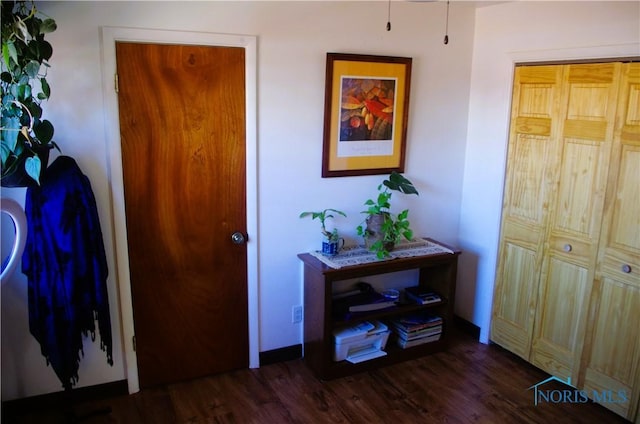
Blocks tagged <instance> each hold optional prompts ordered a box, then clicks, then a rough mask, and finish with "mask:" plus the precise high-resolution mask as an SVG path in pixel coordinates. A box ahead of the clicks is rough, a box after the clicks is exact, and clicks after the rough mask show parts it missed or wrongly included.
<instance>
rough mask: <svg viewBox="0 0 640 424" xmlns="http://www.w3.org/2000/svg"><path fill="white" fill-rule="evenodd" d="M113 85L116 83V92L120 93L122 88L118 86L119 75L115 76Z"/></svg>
mask: <svg viewBox="0 0 640 424" xmlns="http://www.w3.org/2000/svg"><path fill="white" fill-rule="evenodd" d="M113 83H114V88H115V90H116V93H119V92H120V91H119V89H120V87H119V85H118V74H114V75H113Z"/></svg>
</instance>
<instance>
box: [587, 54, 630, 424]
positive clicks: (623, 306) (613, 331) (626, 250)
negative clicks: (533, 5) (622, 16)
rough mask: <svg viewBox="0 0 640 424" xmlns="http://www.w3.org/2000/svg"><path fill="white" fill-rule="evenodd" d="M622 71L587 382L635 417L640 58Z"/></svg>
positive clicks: (613, 406)
mask: <svg viewBox="0 0 640 424" xmlns="http://www.w3.org/2000/svg"><path fill="white" fill-rule="evenodd" d="M623 71H624V72H623V77H622V81H621V89H620V95H619V103H618V104H619V106H618V124H617V125H616V131H615V135H614V146H613V153H612V160H611V167H610V172H609V184H608V189H607V197H606V199H605V205H606V206H605V219H604V221H603V227H602V236H601V243H600V245H601V249H600V254H599V261H598V268H597V271H596V281H595V286H594V295H593V297H592V299H593V301H592V308H591V309H592V311H593V317H592V320H591V322H592V325H591V327H590V330H589V334H588V335H587V338H586V342H585V355H584V356H585V363H586V370H585V372H584V388H585V389H586V390H587V391H588V392H589V393H590V392H592V391H593V390H596V391H598V392H602V391H606V390H612V391H613V393H614V394H615V396H616V400H619V401H620V402H615V403H611V402H608V403H607V404H606V405H605V406H606V407H607V408H610V409H612V410H614V411H615V412H617V413H618V414H620V415H622V416H624V417H626V418H628V419H629V420H633V419H634V417H635V416H636V411H637V410H638V405H637V402H638V400H639V398H640V63H634V64H626V65H624V69H623ZM623 394H624V395H625V397H626V398H627V401H626V402H624V401H623Z"/></svg>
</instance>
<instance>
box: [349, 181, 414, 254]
mask: <svg viewBox="0 0 640 424" xmlns="http://www.w3.org/2000/svg"><path fill="white" fill-rule="evenodd" d="M392 191H399V192H401V193H404V194H415V195H419V194H418V190H416V188H415V187H414V185H413V183H412V182H411V181H409V180H408V179H407V178H405V177H404V176H403V175H401V174H399V173H397V172H395V171H394V172H392V173H391V175H389V178H388V179H386V180H384V181H382V184H380V185H378V197H377V198H376V200H373V199H368V200H367V201H366V202H365V203H364V204H365V206H367V210H366V211H362V213H366V214H367V218H366V219H365V221H364V222H363V224H360V225H359V226H358V227H357V229H356V230H357V233H358V235H360V236H363V237H364V238H365V246H366V247H367V248H368V249H369V250H371V251H372V252H375V253H376V256H377V257H378V258H380V259H382V258H384V257H386V256H389V251H391V250H392V249H393V247H394V246H395V245H396V243H398V242H399V241H400V240H401V239H402V238H403V237H404V238H405V239H407V240H411V239H412V238H413V231H412V230H411V227H410V223H409V220H408V217H409V210H408V209H405V210H403V211H402V212H400V213H399V214H397V215H394V214H392V213H391V195H392ZM364 224H366V226H365V225H364Z"/></svg>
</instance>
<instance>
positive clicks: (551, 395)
mask: <svg viewBox="0 0 640 424" xmlns="http://www.w3.org/2000/svg"><path fill="white" fill-rule="evenodd" d="M552 381H557V382H560V383H562V384H564V385H567V386H569V387H568V388H563V389H549V388H544V387H543V386H544V385H545V384H547V383H550V382H552ZM531 389H533V393H534V401H533V403H534V405H536V406H537V405H538V404H541V403H587V402H589V400H590V399H591V400H593V401H594V402H598V403H626V402H628V401H629V398H628V396H627V392H626V391H625V390H595V389H594V390H582V389H577V388H575V387H573V386H572V385H571V377H568V378H567V379H566V380H562V379H560V378H558V377H553V376H551V377H549V378H547V379H546V380H543V381H541V382H539V383H537V384H534V385H533V386H531V387H529V388H528V389H527V390H531Z"/></svg>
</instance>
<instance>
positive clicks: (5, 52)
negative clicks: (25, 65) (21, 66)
mask: <svg viewBox="0 0 640 424" xmlns="http://www.w3.org/2000/svg"><path fill="white" fill-rule="evenodd" d="M2 58H3V59H4V63H6V64H7V65H9V59H13V62H14V63H18V51H17V50H16V45H15V43H14V42H13V40H8V41H7V42H5V43H3V44H2Z"/></svg>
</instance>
